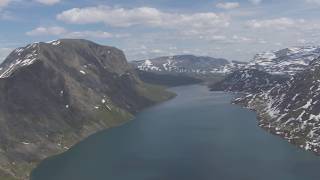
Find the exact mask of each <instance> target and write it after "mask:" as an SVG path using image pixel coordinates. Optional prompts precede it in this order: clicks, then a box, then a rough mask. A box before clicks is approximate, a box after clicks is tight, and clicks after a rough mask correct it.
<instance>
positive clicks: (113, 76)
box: [0, 39, 173, 180]
mask: <svg viewBox="0 0 320 180" xmlns="http://www.w3.org/2000/svg"><path fill="white" fill-rule="evenodd" d="M172 96H173V94H171V93H169V92H166V91H164V90H163V89H160V88H158V87H154V86H150V85H147V84H145V83H143V82H142V81H141V80H140V79H139V78H138V76H137V75H136V72H135V71H134V70H133V69H132V68H131V66H130V65H129V64H128V63H127V61H126V57H125V55H124V53H123V52H122V51H121V50H119V49H116V48H114V47H109V46H102V45H98V44H96V43H93V42H90V41H87V40H77V39H62V40H57V41H52V42H47V43H43V42H40V43H33V44H30V45H28V46H26V47H23V48H18V49H16V50H14V51H13V52H12V53H11V54H10V55H9V56H8V57H7V58H6V59H5V61H4V62H3V63H2V64H1V66H0V157H1V158H0V159H1V161H0V179H10V180H11V179H28V176H29V174H30V172H31V170H32V169H33V168H34V167H35V166H36V165H37V163H38V162H39V161H41V160H43V159H44V158H46V157H48V156H51V155H54V154H57V153H60V152H63V151H66V150H68V149H69V148H70V147H71V146H72V145H74V144H75V143H77V142H78V141H80V140H82V139H83V138H85V137H87V136H89V135H90V134H92V133H95V132H97V131H100V130H103V129H106V128H110V127H114V126H117V125H120V124H122V123H124V122H126V121H128V120H129V119H131V118H132V117H133V115H134V113H136V112H138V111H140V110H141V109H143V108H144V107H147V106H150V105H152V104H155V103H156V102H159V101H163V100H166V99H168V98H170V97H172Z"/></svg>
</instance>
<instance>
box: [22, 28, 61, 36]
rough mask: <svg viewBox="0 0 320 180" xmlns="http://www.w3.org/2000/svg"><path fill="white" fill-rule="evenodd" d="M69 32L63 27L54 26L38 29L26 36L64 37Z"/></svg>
mask: <svg viewBox="0 0 320 180" xmlns="http://www.w3.org/2000/svg"><path fill="white" fill-rule="evenodd" d="M66 32H67V30H66V29H64V28H63V27H59V26H52V27H43V26H40V27H37V28H35V29H33V30H31V31H29V32H27V33H26V34H27V35H28V36H44V35H55V36H57V35H62V34H65V33H66Z"/></svg>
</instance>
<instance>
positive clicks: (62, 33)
mask: <svg viewBox="0 0 320 180" xmlns="http://www.w3.org/2000/svg"><path fill="white" fill-rule="evenodd" d="M26 34H27V35H28V36H50V35H51V36H59V37H68V38H101V39H107V38H123V37H129V36H130V34H112V33H110V32H106V31H68V30H66V29H65V28H63V27H60V26H52V27H44V26H40V27H37V28H35V29H33V30H31V31H29V32H27V33H26Z"/></svg>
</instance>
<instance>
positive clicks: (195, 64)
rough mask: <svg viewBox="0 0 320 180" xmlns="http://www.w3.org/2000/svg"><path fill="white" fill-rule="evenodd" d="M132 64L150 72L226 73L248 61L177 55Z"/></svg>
mask: <svg viewBox="0 0 320 180" xmlns="http://www.w3.org/2000/svg"><path fill="white" fill-rule="evenodd" d="M132 64H133V66H134V67H135V68H137V69H139V70H142V71H149V72H162V73H168V72H170V73H184V74H226V73H230V72H232V71H233V70H235V69H238V68H241V67H243V66H244V65H245V64H246V63H242V62H237V61H234V62H229V61H228V60H226V59H222V58H213V57H207V56H194V55H176V56H165V57H159V58H154V59H147V60H140V61H133V62H132Z"/></svg>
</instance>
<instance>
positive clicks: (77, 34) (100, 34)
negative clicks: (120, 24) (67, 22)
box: [65, 31, 115, 39]
mask: <svg viewBox="0 0 320 180" xmlns="http://www.w3.org/2000/svg"><path fill="white" fill-rule="evenodd" d="M65 36H67V37H71V38H89V37H90V38H102V39H106V38H113V37H115V36H114V35H113V34H111V33H109V32H104V31H74V32H70V33H67V34H66V35H65Z"/></svg>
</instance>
